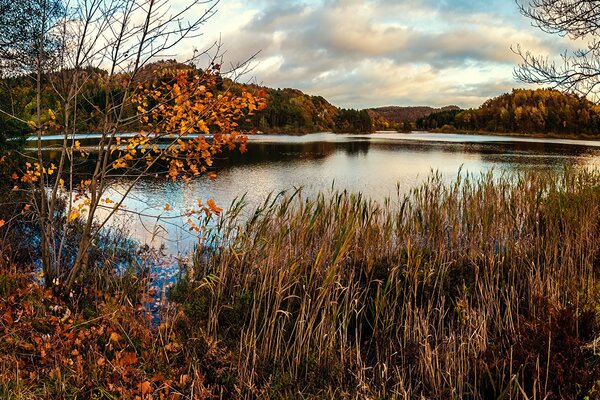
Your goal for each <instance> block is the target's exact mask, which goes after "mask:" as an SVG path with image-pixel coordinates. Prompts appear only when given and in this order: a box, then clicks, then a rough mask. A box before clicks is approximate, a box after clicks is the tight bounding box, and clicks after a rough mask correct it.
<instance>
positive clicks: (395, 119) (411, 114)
mask: <svg viewBox="0 0 600 400" xmlns="http://www.w3.org/2000/svg"><path fill="white" fill-rule="evenodd" d="M458 109H459V107H457V106H446V107H442V108H433V107H428V106H417V107H400V106H388V107H378V108H371V109H370V111H372V112H373V113H375V114H376V115H379V116H381V117H383V118H385V119H386V120H388V121H389V122H392V123H403V122H416V121H417V120H418V119H419V118H424V117H427V116H429V115H430V114H433V113H437V112H442V111H450V110H458Z"/></svg>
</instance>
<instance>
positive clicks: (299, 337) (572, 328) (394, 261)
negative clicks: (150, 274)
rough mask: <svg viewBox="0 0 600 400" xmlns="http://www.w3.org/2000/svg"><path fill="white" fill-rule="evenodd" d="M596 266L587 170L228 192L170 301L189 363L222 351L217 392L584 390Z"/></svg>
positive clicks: (588, 388) (596, 196)
mask: <svg viewBox="0 0 600 400" xmlns="http://www.w3.org/2000/svg"><path fill="white" fill-rule="evenodd" d="M599 272H600V173H599V172H598V171H586V170H584V171H577V172H575V171H563V172H560V173H551V172H529V173H522V174H516V175H515V174H512V175H502V176H494V175H493V174H491V173H490V174H487V175H482V176H476V177H474V176H466V177H465V176H462V177H461V176H459V177H457V178H456V180H455V181H454V182H451V183H448V182H445V181H444V179H442V177H441V176H440V175H438V174H432V175H431V176H430V177H429V179H427V181H426V182H424V183H423V184H422V185H420V186H418V187H416V188H415V189H414V190H412V191H411V192H410V193H409V194H407V195H400V194H399V195H397V196H396V197H395V198H390V199H387V200H385V201H383V202H379V203H378V202H375V201H371V200H369V199H368V198H367V197H366V196H363V195H360V194H351V193H347V192H332V193H330V194H320V195H318V196H316V197H313V198H306V197H304V196H303V195H302V192H301V191H296V192H294V193H288V194H280V195H279V196H271V197H269V198H268V199H267V200H266V201H265V202H264V204H262V205H261V206H260V207H258V208H257V209H256V210H255V211H254V212H252V213H250V214H248V213H247V209H246V207H245V205H244V201H243V199H240V200H239V201H237V202H235V203H234V204H232V206H231V207H230V209H229V210H228V211H227V212H226V213H224V215H223V216H222V218H221V219H220V220H219V222H218V224H217V225H216V226H215V227H214V228H213V229H212V230H211V231H210V232H208V233H207V239H206V241H205V243H204V245H203V246H202V247H200V248H199V249H198V251H197V254H196V258H195V261H194V263H193V266H192V267H190V268H189V269H188V270H187V272H186V274H185V276H184V277H182V279H181V280H180V282H179V284H178V285H177V286H176V287H175V288H174V289H173V290H172V291H171V293H170V296H171V299H172V300H175V301H176V302H179V303H180V304H181V305H182V309H183V312H181V313H180V315H178V316H177V317H176V325H177V329H180V331H181V332H182V333H181V334H182V335H183V336H185V340H186V343H187V344H186V349H187V350H186V351H187V352H188V355H190V356H191V357H192V359H194V360H196V361H195V363H197V364H198V363H205V362H206V360H205V358H204V357H203V354H205V353H206V351H207V348H215V347H216V348H219V349H222V351H223V352H224V353H225V354H226V356H224V359H226V360H227V362H226V363H225V364H224V365H223V366H222V368H221V367H219V368H217V367H214V368H213V371H214V375H213V376H212V384H213V385H214V386H213V389H214V388H217V389H218V390H217V391H218V392H220V393H221V394H227V393H229V394H235V397H246V398H257V397H269V398H309V397H313V398H428V399H468V398H470V399H488V398H530V399H551V398H583V397H585V396H591V397H590V398H594V397H596V396H599V395H600V394H599V390H600V384H599V383H598V381H599V380H600V352H599V351H600V350H599V349H597V346H596V344H598V342H599V341H600V336H599V335H600V330H599V329H598V311H599V310H600V307H599V305H600V302H599V301H600V290H599V288H600V285H599V281H598V273H599ZM203 360H204V361H203ZM203 368H204V369H206V366H204V367H203ZM209 381H210V380H209Z"/></svg>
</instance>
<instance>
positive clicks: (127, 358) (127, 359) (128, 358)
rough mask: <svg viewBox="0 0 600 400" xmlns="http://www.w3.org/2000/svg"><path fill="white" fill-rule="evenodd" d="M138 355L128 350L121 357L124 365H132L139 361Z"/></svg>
mask: <svg viewBox="0 0 600 400" xmlns="http://www.w3.org/2000/svg"><path fill="white" fill-rule="evenodd" d="M137 360H138V359H137V356H136V355H135V353H131V352H127V353H125V354H123V358H121V362H122V364H123V365H132V364H135V363H136V362H137Z"/></svg>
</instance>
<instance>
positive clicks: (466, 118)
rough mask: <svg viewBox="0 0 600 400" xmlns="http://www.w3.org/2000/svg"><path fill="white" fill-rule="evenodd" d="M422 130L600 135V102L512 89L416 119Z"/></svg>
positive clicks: (548, 90)
mask: <svg viewBox="0 0 600 400" xmlns="http://www.w3.org/2000/svg"><path fill="white" fill-rule="evenodd" d="M416 125H417V128H418V129H423V130H440V131H446V132H447V131H450V130H453V129H455V130H460V131H481V132H495V133H521V134H561V135H566V134H568V135H588V136H599V135H600V105H597V104H594V103H592V102H591V101H590V100H588V99H586V98H585V97H580V96H577V95H574V94H569V93H564V92H560V91H558V90H554V89H535V90H531V89H513V91H512V92H511V93H505V94H503V95H500V96H498V97H495V98H493V99H490V100H487V101H486V102H485V103H483V104H482V105H481V106H480V107H479V108H477V109H470V110H460V111H458V110H450V111H447V112H438V113H434V114H430V115H428V116H427V117H423V118H421V119H419V120H418V121H417V124H416Z"/></svg>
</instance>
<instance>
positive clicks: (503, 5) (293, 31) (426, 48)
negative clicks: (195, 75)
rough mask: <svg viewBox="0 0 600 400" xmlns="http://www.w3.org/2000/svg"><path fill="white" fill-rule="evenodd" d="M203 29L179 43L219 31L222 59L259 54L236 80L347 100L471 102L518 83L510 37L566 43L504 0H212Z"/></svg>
mask: <svg viewBox="0 0 600 400" xmlns="http://www.w3.org/2000/svg"><path fill="white" fill-rule="evenodd" d="M180 1H184V0H180ZM203 32H204V34H203V36H202V37H201V38H198V39H195V40H194V42H193V43H188V44H187V47H186V48H183V49H181V50H180V51H181V52H183V53H190V52H191V49H192V47H197V48H203V46H204V47H206V46H208V45H209V44H210V43H212V42H214V41H216V40H220V41H221V43H222V49H223V51H224V65H225V66H230V65H236V64H237V63H239V62H243V61H245V60H248V58H249V57H252V56H253V55H254V54H256V53H258V54H257V55H256V56H255V58H254V59H253V60H252V70H251V71H250V72H248V73H246V74H245V75H243V76H242V77H240V80H241V81H255V82H256V83H259V84H262V85H265V86H269V87H273V88H286V87H291V88H297V89H300V90H302V91H304V92H306V93H309V94H311V95H321V96H323V97H325V98H326V99H327V100H329V101H330V102H331V103H333V104H334V105H336V106H339V107H352V108H369V107H378V106H386V105H400V106H410V105H430V106H435V107H440V106H445V105H451V104H453V105H458V106H460V107H464V108H469V107H478V106H479V105H481V104H482V103H483V102H484V101H485V100H487V99H488V98H491V97H495V96H498V95H500V94H502V93H505V92H509V91H510V90H511V89H512V88H514V87H526V86H525V85H524V84H523V83H520V82H517V81H516V80H515V78H514V77H513V69H514V67H515V66H516V65H517V63H518V62H519V57H518V56H517V55H515V54H514V53H513V51H512V50H511V46H513V47H514V46H516V45H520V46H521V47H522V48H524V49H527V50H531V51H532V52H533V53H535V54H541V55H550V56H557V55H559V54H560V53H561V52H564V51H565V50H566V49H572V48H573V46H574V45H573V44H572V43H571V42H570V41H569V40H568V39H567V38H562V37H560V36H556V35H548V34H546V33H543V32H542V31H540V30H539V29H537V28H535V27H533V26H531V24H530V21H529V20H528V19H526V18H525V17H523V16H522V15H521V14H520V13H519V10H518V7H517V5H516V4H515V3H514V1H512V0H471V1H468V0H305V1H302V0H221V1H220V3H219V4H218V11H217V13H216V14H215V15H213V16H212V17H211V18H210V19H209V20H208V21H207V22H206V24H205V27H204V30H203Z"/></svg>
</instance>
